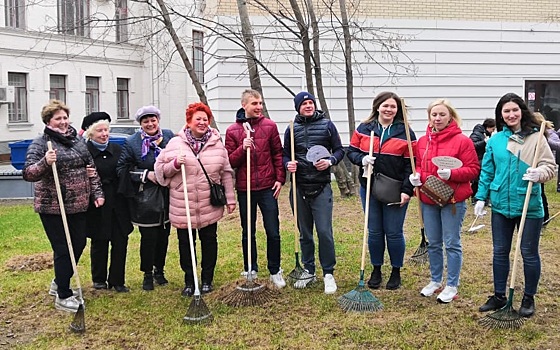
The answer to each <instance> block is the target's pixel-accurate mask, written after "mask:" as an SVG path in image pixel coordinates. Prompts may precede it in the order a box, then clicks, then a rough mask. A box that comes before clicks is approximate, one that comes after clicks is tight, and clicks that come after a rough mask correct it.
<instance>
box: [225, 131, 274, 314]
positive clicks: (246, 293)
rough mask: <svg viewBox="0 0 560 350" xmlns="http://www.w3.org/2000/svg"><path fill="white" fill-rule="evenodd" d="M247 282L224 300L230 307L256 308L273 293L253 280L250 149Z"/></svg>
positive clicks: (248, 168)
mask: <svg viewBox="0 0 560 350" xmlns="http://www.w3.org/2000/svg"><path fill="white" fill-rule="evenodd" d="M243 127H244V128H245V133H246V134H247V137H251V131H253V129H252V128H251V125H250V124H249V123H244V124H243ZM246 227H247V280H246V281H245V282H243V284H241V285H239V284H238V285H237V286H236V287H235V289H234V290H233V292H231V293H230V294H229V295H227V296H226V297H225V298H224V302H225V303H226V304H228V305H230V306H257V305H262V304H264V303H266V302H267V301H269V300H270V299H271V298H272V297H274V292H273V291H272V290H271V289H270V288H268V287H267V286H266V285H265V284H259V283H256V282H255V281H254V280H253V273H252V270H253V269H252V257H251V229H252V227H251V147H249V148H247V225H246Z"/></svg>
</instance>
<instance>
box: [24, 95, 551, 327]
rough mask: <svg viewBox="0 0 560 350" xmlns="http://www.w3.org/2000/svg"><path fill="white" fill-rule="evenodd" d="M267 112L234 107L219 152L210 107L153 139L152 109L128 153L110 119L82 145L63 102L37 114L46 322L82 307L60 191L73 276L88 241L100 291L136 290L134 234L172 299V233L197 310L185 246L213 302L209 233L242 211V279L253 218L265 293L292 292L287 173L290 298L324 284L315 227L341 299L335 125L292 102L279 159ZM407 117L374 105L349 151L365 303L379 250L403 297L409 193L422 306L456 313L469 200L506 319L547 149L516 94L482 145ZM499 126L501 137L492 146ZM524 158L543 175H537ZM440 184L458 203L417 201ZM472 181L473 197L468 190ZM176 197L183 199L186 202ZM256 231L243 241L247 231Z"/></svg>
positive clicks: (31, 172)
mask: <svg viewBox="0 0 560 350" xmlns="http://www.w3.org/2000/svg"><path fill="white" fill-rule="evenodd" d="M262 102H263V101H262V97H261V95H260V93H259V92H257V91H255V90H251V89H248V90H245V91H244V92H243V93H242V96H241V108H240V109H239V110H238V111H237V114H236V120H235V123H233V124H232V125H230V126H229V127H228V128H227V130H226V133H225V142H222V139H221V137H220V134H219V132H218V131H217V130H215V129H213V128H211V127H210V124H211V122H212V118H213V115H212V112H211V110H210V108H209V107H208V106H206V105H205V104H202V103H193V104H190V105H189V106H188V108H187V110H186V124H185V126H184V127H183V128H181V130H179V132H178V133H177V134H174V133H173V132H172V131H171V130H166V129H162V128H161V127H160V125H159V121H160V117H161V115H160V111H159V109H157V108H156V107H155V106H145V107H142V108H140V109H139V110H138V112H137V113H136V121H137V122H138V123H139V124H140V130H139V131H138V132H136V133H135V134H134V135H131V136H130V137H129V138H128V139H127V140H126V142H125V144H124V145H123V146H122V147H121V146H119V145H118V144H115V143H112V142H109V123H110V121H111V118H110V116H109V115H108V114H106V113H104V112H95V113H92V114H90V115H88V116H86V117H85V118H84V119H83V123H82V131H83V135H84V137H85V140H82V139H81V138H80V137H79V135H78V132H77V131H76V130H75V129H74V128H73V127H72V126H71V125H70V123H69V114H70V111H69V109H68V107H67V106H66V105H64V103H62V102H60V101H56V100H52V101H50V102H49V104H47V105H46V106H45V107H44V108H43V111H42V119H43V122H44V123H45V130H44V134H43V135H41V136H39V137H37V138H36V139H35V140H34V141H33V142H32V144H31V145H30V147H29V150H28V153H27V157H26V163H25V167H24V170H23V174H24V178H25V179H26V180H27V181H33V182H36V184H35V200H34V207H35V211H37V212H38V213H39V216H40V218H41V221H42V223H43V226H44V229H45V232H46V234H47V237H48V238H49V241H50V243H51V246H52V249H53V253H54V272H55V278H54V280H53V282H52V284H51V290H50V293H51V294H52V295H55V296H56V298H55V307H56V308H58V309H61V310H67V311H75V310H77V308H78V306H79V304H80V303H81V302H82V301H80V300H79V299H78V297H77V296H76V295H75V294H76V293H74V291H72V289H70V278H71V276H72V274H73V270H72V265H71V260H70V256H69V250H68V247H67V244H66V238H65V231H64V227H63V223H62V219H61V213H60V209H59V207H58V202H57V199H56V198H57V195H56V191H57V190H61V191H62V197H63V200H64V205H65V208H66V214H67V219H68V228H69V234H70V237H71V241H72V245H73V250H74V255H75V260H76V261H78V260H79V258H80V256H81V253H82V252H83V249H84V248H85V246H86V236H87V237H90V238H91V259H92V263H91V272H92V281H93V287H94V288H96V289H112V288H114V289H115V290H116V291H117V292H128V291H129V289H128V287H127V286H126V285H125V265H126V254H127V244H128V235H129V234H130V232H132V229H133V225H136V226H138V227H139V231H140V235H141V241H140V270H141V271H142V272H143V273H144V279H143V283H142V288H143V289H144V290H147V291H150V290H153V289H154V282H155V283H156V284H158V285H165V284H167V283H168V281H167V279H166V278H165V273H164V271H165V270H164V269H165V262H166V255H167V248H168V239H169V234H170V228H171V226H173V227H175V228H176V230H177V236H178V242H179V256H180V266H181V269H182V270H183V272H184V283H185V286H184V289H183V290H182V293H181V294H182V295H183V296H192V295H193V294H194V292H195V286H194V280H195V278H194V275H193V266H192V258H191V249H190V248H191V247H190V243H189V242H190V240H189V236H188V234H189V232H191V233H192V235H193V237H192V238H193V242H194V241H195V238H196V236H197V235H198V237H199V240H200V242H201V284H202V287H201V292H202V293H209V292H211V291H212V290H213V288H214V286H213V279H214V273H215V268H216V263H217V254H218V243H217V233H218V221H219V220H220V219H221V218H222V217H223V215H224V213H225V211H226V210H227V213H232V212H233V211H234V210H235V209H236V206H237V205H239V212H240V219H241V228H242V230H241V241H242V247H243V248H242V250H243V259H244V261H243V267H244V269H243V272H242V275H244V276H247V275H249V274H251V277H253V278H256V277H257V273H258V272H259V265H258V259H257V257H258V255H257V244H256V237H255V236H256V235H255V233H256V227H255V226H256V217H257V208H259V209H260V211H261V214H262V218H263V224H264V229H265V232H266V238H267V244H266V247H267V252H266V254H267V269H268V271H269V273H270V281H271V282H272V283H273V284H274V285H275V286H276V287H278V288H282V287H284V286H285V285H286V281H285V280H284V277H283V270H282V268H281V259H280V255H281V254H280V253H281V248H280V247H281V244H280V239H281V238H280V221H279V207H278V198H279V195H280V192H281V189H282V186H283V185H284V183H285V181H286V172H288V173H290V174H295V179H296V183H297V186H296V193H295V196H294V194H293V193H290V195H291V196H290V203H291V207H292V211H293V209H294V208H295V207H297V212H296V213H294V215H297V223H298V230H299V233H300V238H299V241H300V246H301V255H302V262H303V267H304V272H303V275H302V277H301V278H299V279H298V280H297V281H296V282H295V284H294V287H295V288H305V287H307V286H308V285H310V284H311V283H314V282H316V280H317V277H316V270H317V269H316V263H315V239H314V233H313V232H314V228H315V231H316V232H317V238H318V239H317V241H318V251H319V263H320V265H321V269H322V275H323V281H324V292H325V293H326V294H332V293H335V292H336V290H337V285H336V282H335V278H334V269H335V265H336V254H335V242H334V236H333V227H332V212H333V192H332V189H331V167H332V166H335V165H337V164H339V163H341V162H342V159H343V157H344V155H345V151H344V148H343V146H342V142H341V140H340V136H339V133H338V131H337V129H336V126H335V124H334V123H333V122H332V121H331V120H330V119H329V118H328V117H327V116H326V115H325V114H324V113H323V112H322V111H320V110H319V109H318V108H317V104H316V101H315V97H314V96H313V95H312V94H310V93H308V92H305V91H303V92H301V93H299V94H297V95H296V96H295V97H294V107H295V110H296V116H295V119H294V121H293V129H291V128H290V127H288V128H287V129H286V131H285V134H284V142H283V144H282V142H281V139H280V134H279V131H278V127H277V125H276V124H275V123H274V121H272V120H271V119H269V118H266V117H264V116H263V114H262V109H263V104H262ZM405 113H406V106H405V105H404V102H403V100H402V99H401V98H400V97H399V96H398V95H397V94H395V93H393V92H382V93H380V94H378V95H377V96H376V97H375V98H374V100H373V106H372V111H371V113H370V115H369V117H368V118H366V119H365V120H364V121H363V122H362V123H360V124H359V125H358V127H357V129H356V130H355V132H354V134H353V135H352V138H351V141H350V146H349V148H348V152H347V156H348V158H349V160H350V161H351V162H352V163H354V164H356V165H358V166H359V167H360V177H359V178H360V197H361V201H362V206H363V209H364V210H366V209H367V210H368V215H369V220H368V223H367V228H368V245H369V253H370V259H371V265H372V267H373V270H372V272H371V276H370V278H369V280H368V281H367V284H368V286H369V287H370V288H373V289H377V288H380V286H381V284H382V282H383V273H382V266H383V264H384V256H385V248H387V250H388V253H389V259H390V264H391V273H390V277H389V279H388V280H387V283H386V286H385V287H386V289H389V290H396V289H398V288H399V287H400V286H401V274H400V270H401V268H402V267H403V264H404V253H405V238H404V233H403V226H404V220H405V216H406V210H407V207H408V203H409V201H410V199H411V198H412V196H414V195H415V194H417V195H419V200H420V202H421V212H420V215H422V218H423V222H424V228H425V232H426V234H427V238H428V241H429V245H428V254H429V261H430V274H431V279H430V282H429V283H428V284H427V285H426V286H425V287H424V288H422V290H421V291H420V294H421V295H422V296H425V297H430V296H432V295H434V294H436V293H437V301H438V302H441V303H449V302H451V301H452V300H454V299H456V298H457V296H458V287H459V284H460V271H461V266H462V262H463V253H462V245H461V229H462V224H463V219H464V216H465V213H466V211H467V200H469V199H471V198H473V200H474V201H475V202H476V205H475V206H474V213H475V214H476V215H484V214H485V210H484V208H485V206H486V205H488V204H489V203H491V204H492V238H493V245H494V251H493V272H494V295H492V296H491V297H490V298H489V299H488V301H487V302H486V303H485V304H484V305H483V306H481V307H480V311H489V310H496V309H498V308H501V307H502V306H504V305H505V302H506V299H505V290H506V289H505V288H506V281H507V276H508V273H509V252H510V249H511V241H512V237H513V231H514V228H515V226H516V225H518V224H519V221H520V218H521V213H522V209H523V202H524V195H525V189H526V188H527V184H528V182H529V181H531V182H539V183H544V182H546V181H548V180H550V179H551V178H553V176H554V171H555V164H554V159H553V156H552V152H551V150H550V147H549V146H548V144H547V143H546V142H541V143H540V145H541V146H540V147H541V148H540V149H539V150H536V149H535V145H536V144H537V138H538V137H537V135H538V132H537V131H538V128H539V125H540V124H539V120H538V118H537V117H536V116H535V114H534V113H532V112H531V111H530V110H529V109H528V107H527V105H526V104H525V102H524V101H523V99H522V98H520V97H519V96H517V95H515V94H513V93H509V94H506V95H504V96H503V97H502V98H501V99H500V100H499V102H498V104H497V106H496V110H495V119H493V120H492V119H488V120H486V121H485V122H484V124H483V125H482V127H483V128H484V130H481V131H482V134H483V136H482V138H481V139H480V140H478V139H476V140H475V139H474V138H473V139H472V140H471V139H469V137H467V136H464V135H463V133H462V130H461V128H460V124H461V119H460V117H459V115H458V113H457V110H456V109H455V108H454V107H453V106H452V105H451V104H450V103H449V101H447V100H445V99H438V100H435V101H434V102H432V103H431V104H430V105H429V106H428V109H427V120H428V125H427V128H426V133H425V135H424V136H422V137H420V138H419V139H416V135H415V133H414V131H412V130H410V127H409V125H408V124H407V119H406V115H405ZM494 127H496V129H497V133H495V134H494V135H493V136H492V137H490V136H491V135H492V131H493V130H492V128H494ZM372 137H373V139H372ZM48 141H51V142H52V144H53V149H52V150H49V149H48V148H47V142H48ZM292 142H293V143H294V144H293V145H292ZM314 146H322V147H324V148H325V149H326V150H327V153H326V154H325V155H323V156H322V158H320V159H316V160H310V159H309V157H308V151H309V150H310V149H311V148H312V147H314ZM249 150H251V151H250V152H249ZM292 150H293V151H292ZM411 150H412V154H411ZM292 152H293V154H292ZM248 155H250V156H251V159H250V161H249V162H248V159H247V157H248ZM442 156H444V157H448V158H451V159H453V160H455V162H451V163H449V164H452V163H453V164H454V165H453V164H452V165H453V166H451V165H448V166H442V165H441V164H440V163H438V162H437V161H435V160H436V159H437V158H440V157H442ZM533 159H535V160H536V164H537V166H536V167H531V164H532V161H533ZM413 160H415V161H413ZM55 162H56V166H57V169H58V173H59V175H60V180H61V184H62V185H61V187H62V189H57V188H56V186H55V183H54V178H53V172H52V170H51V169H50V168H51V166H52V165H53V164H54V163H55ZM413 164H414V168H413ZM438 164H439V165H438ZM248 165H250V168H248ZM183 172H184V174H183ZM368 174H371V175H370V176H372V179H371V180H372V181H373V182H375V181H381V178H382V177H385V178H390V179H391V181H392V183H393V184H394V185H391V191H394V192H395V197H394V198H397V200H396V201H393V202H388V201H387V200H386V199H385V198H384V197H383V196H381V195H380V194H379V193H377V192H376V190H374V191H372V190H370V192H369V193H366V192H367V186H366V182H367V181H366V177H367V176H368ZM479 175H480V176H479ZM248 176H250V182H248V181H247V178H248ZM183 178H185V179H186V183H185V184H183ZM434 178H435V179H434ZM433 181H439V182H441V183H443V184H444V185H447V186H448V187H450V188H451V189H452V195H451V196H450V197H449V198H446V199H445V200H444V201H443V202H442V201H440V200H438V198H434V194H433V192H429V191H427V190H426V191H424V189H425V184H426V183H427V182H429V183H431V182H433ZM471 182H475V183H476V186H471ZM213 184H221V185H222V186H223V188H224V191H225V202H226V203H225V205H221V204H216V203H213V202H212V200H211V199H212V194H211V192H212V191H211V189H212V185H213ZM185 188H187V189H188V195H187V197H188V198H187V199H186V200H185V193H184V189H185ZM372 188H374V186H372ZM415 188H416V189H415ZM473 188H474V191H473ZM418 189H419V190H418ZM249 191H250V193H249ZM291 191H292V190H290V192H291ZM541 191H542V189H541V187H540V186H536V187H534V188H533V192H532V193H531V198H530V207H529V211H528V215H527V220H526V224H525V228H524V232H523V233H522V234H523V238H522V242H521V252H522V257H523V263H524V273H525V294H524V297H523V301H522V303H521V309H520V313H521V314H522V315H523V316H530V315H532V314H533V313H534V311H535V305H534V295H535V294H536V292H537V285H538V281H539V276H540V258H539V253H538V243H539V237H540V230H541V227H542V223H543V217H544V209H543V201H542V198H541ZM236 195H237V202H236ZM248 197H250V199H251V202H250V203H247V198H248ZM368 197H369V198H368ZM366 199H368V200H367V201H366ZM293 200H296V201H297V206H296V205H294V204H296V203H293ZM237 203H238V204H237ZM366 203H368V204H369V206H368V207H367V208H366ZM224 207H225V208H224ZM187 210H188V212H187ZM189 218H190V223H189V222H188V220H189ZM249 219H250V220H251V222H248V220H249ZM249 227H250V228H251V232H247V230H248V228H249ZM248 237H250V238H249V239H250V240H251V242H250V244H249V242H248V241H247V240H248ZM109 246H110V247H111V250H110V252H109ZM248 246H251V254H248V251H247V249H248ZM444 246H445V254H446V259H444V249H443V247H444ZM109 256H110V266H109V268H108V260H109ZM249 256H250V257H251V261H248V257H249ZM444 260H446V264H444ZM445 266H447V273H446V276H445V277H446V278H445V279H444V269H445ZM194 270H196V269H194Z"/></svg>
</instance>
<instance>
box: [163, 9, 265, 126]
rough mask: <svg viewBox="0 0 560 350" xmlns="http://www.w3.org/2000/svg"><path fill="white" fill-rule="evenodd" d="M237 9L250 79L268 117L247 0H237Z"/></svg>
mask: <svg viewBox="0 0 560 350" xmlns="http://www.w3.org/2000/svg"><path fill="white" fill-rule="evenodd" d="M158 1H162V0H158ZM237 9H238V10H239V19H240V20H241V32H242V34H243V41H244V42H245V51H246V55H247V68H248V71H249V80H250V82H251V88H252V89H254V90H257V91H258V92H259V93H260V94H261V96H262V100H263V102H262V104H263V114H264V116H266V117H267V118H268V117H269V116H268V110H267V108H266V103H265V102H264V101H265V99H264V94H263V89H262V84H261V77H260V75H259V70H258V67H257V62H256V59H255V57H256V55H255V42H254V41H253V30H252V27H251V21H250V20H249V12H248V11H247V2H246V1H245V0H237Z"/></svg>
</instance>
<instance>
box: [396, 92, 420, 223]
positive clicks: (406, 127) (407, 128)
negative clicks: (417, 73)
mask: <svg viewBox="0 0 560 350" xmlns="http://www.w3.org/2000/svg"><path fill="white" fill-rule="evenodd" d="M401 109H402V112H403V119H404V132H405V134H406V143H407V145H408V155H409V158H410V167H411V168H412V174H414V175H416V164H415V163H414V150H413V149H412V140H411V138H410V125H408V110H407V108H406V104H405V102H404V98H401ZM414 192H415V193H416V199H418V217H419V219H420V227H421V228H424V219H423V218H422V203H421V202H420V189H419V188H418V187H415V188H414Z"/></svg>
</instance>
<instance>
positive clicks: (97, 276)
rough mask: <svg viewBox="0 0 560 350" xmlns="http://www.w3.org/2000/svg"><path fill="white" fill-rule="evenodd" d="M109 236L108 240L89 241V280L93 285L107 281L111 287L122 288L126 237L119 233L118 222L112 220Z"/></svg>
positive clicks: (124, 234) (126, 244)
mask: <svg viewBox="0 0 560 350" xmlns="http://www.w3.org/2000/svg"><path fill="white" fill-rule="evenodd" d="M110 236H111V238H110V239H92V240H91V247H90V255H91V279H92V281H93V282H94V283H103V282H105V281H107V282H108V283H109V285H111V286H124V275H125V268H126V248H127V246H128V235H127V234H126V233H124V232H122V231H121V229H120V227H119V224H118V222H117V221H116V220H114V221H113V222H112V224H111V235H110ZM109 243H110V244H111V265H110V266H109V277H107V261H108V260H109Z"/></svg>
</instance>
